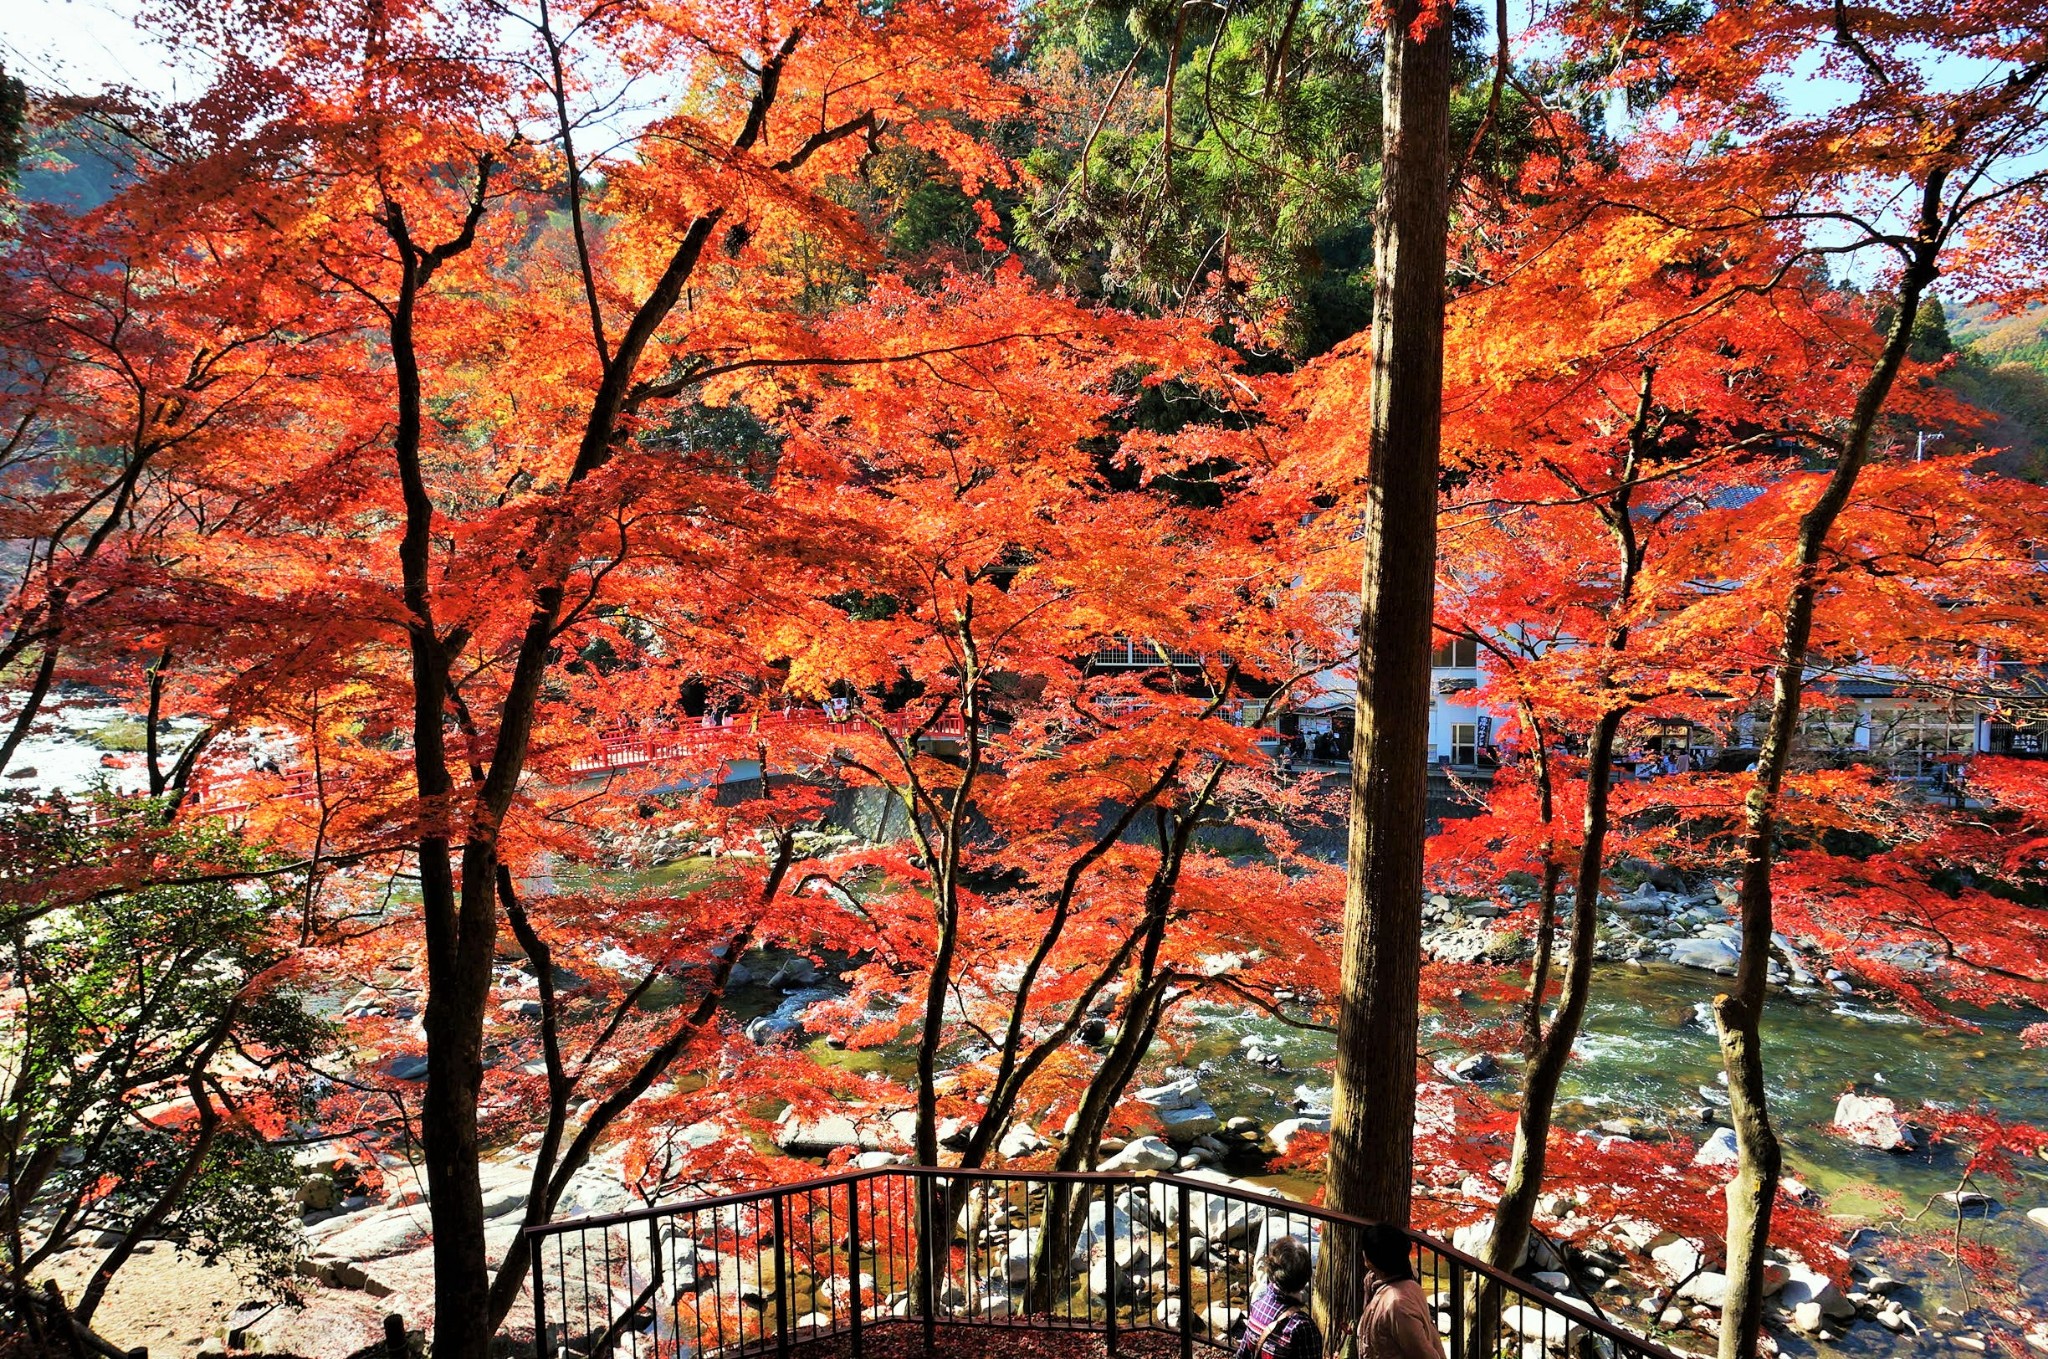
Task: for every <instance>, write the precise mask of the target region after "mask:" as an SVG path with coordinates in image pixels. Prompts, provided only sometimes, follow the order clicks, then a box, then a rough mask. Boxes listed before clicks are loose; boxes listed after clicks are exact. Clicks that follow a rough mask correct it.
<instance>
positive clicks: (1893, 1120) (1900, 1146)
mask: <svg viewBox="0 0 2048 1359" xmlns="http://www.w3.org/2000/svg"><path fill="white" fill-rule="evenodd" d="M1835 1131H1836V1132H1838V1133H1841V1134H1842V1135H1843V1136H1844V1137H1847V1138H1848V1139H1849V1140H1850V1141H1851V1142H1854V1143H1855V1144H1856V1145H1857V1146H1859V1147H1875V1148H1876V1149H1877V1150H1879V1151H1911V1150H1913V1148H1914V1147H1915V1146H1917V1145H1918V1144H1919V1139H1918V1137H1916V1136H1915V1135H1914V1132H1913V1129H1912V1128H1911V1127H1910V1126H1909V1125H1908V1124H1907V1123H1906V1121H1905V1120H1904V1119H1902V1118H1900V1117H1899V1107H1898V1106H1897V1105H1896V1104H1893V1103H1892V1102H1891V1101H1890V1100H1888V1099H1886V1098H1885V1097H1884V1096H1882V1095H1859V1094H1857V1093H1856V1092H1855V1091H1853V1090H1852V1091H1850V1092H1848V1093H1847V1094H1845V1095H1843V1096H1842V1097H1841V1098H1840V1099H1839V1100H1837V1101H1835Z"/></svg>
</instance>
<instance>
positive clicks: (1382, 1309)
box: [1358, 1223, 1444, 1359]
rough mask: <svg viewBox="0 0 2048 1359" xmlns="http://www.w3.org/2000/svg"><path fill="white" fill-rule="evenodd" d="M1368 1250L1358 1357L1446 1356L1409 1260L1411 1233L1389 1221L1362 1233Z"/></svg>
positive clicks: (1435, 1358)
mask: <svg viewBox="0 0 2048 1359" xmlns="http://www.w3.org/2000/svg"><path fill="white" fill-rule="evenodd" d="M1359 1236H1360V1238H1361V1241H1360V1245H1361V1247H1362V1248H1363V1250H1364V1252H1365V1274H1366V1279H1365V1310H1364V1311H1362V1312H1360V1313H1359V1315H1358V1354H1359V1359H1443V1354H1444V1352H1443V1346H1442V1345H1441V1344H1440V1343H1439V1342H1438V1341H1437V1338H1436V1318H1435V1317H1434V1316H1433V1315H1432V1314H1431V1313H1430V1310H1429V1300H1428V1299H1427V1298H1425V1297H1423V1296H1422V1285H1421V1284H1418V1283H1417V1282H1415V1270H1414V1268H1413V1266H1411V1265H1410V1264H1409V1262H1408V1250H1409V1245H1408V1237H1407V1236H1406V1235H1405V1234H1404V1233H1402V1232H1401V1231H1400V1230H1399V1229H1398V1228H1395V1227H1389V1226H1386V1225H1385V1224H1384V1223H1380V1224H1375V1225H1373V1226H1371V1227H1367V1228H1365V1229H1364V1230H1363V1231H1361V1232H1360V1233H1359Z"/></svg>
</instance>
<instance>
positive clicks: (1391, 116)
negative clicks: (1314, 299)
mask: <svg viewBox="0 0 2048 1359" xmlns="http://www.w3.org/2000/svg"><path fill="white" fill-rule="evenodd" d="M1422 11H1423V4H1422V3H1421V0H1394V3H1390V4H1388V5H1387V7H1386V71H1385V76H1384V80H1383V103H1384V110H1385V112H1384V118H1385V124H1386V131H1385V149H1384V163H1383V170H1382V187H1381V191H1380V202H1379V209H1378V214H1377V221H1376V223H1375V229H1374V241H1373V246H1374V284H1373V326H1372V341H1373V351H1372V411H1371V421H1372V425H1371V443H1370V451H1369V453H1368V459H1367V462H1368V465H1367V467H1366V469H1365V470H1366V477H1367V497H1366V508H1365V518H1364V529H1365V535H1364V540H1365V565H1364V570H1363V574H1362V577H1361V581H1360V591H1359V594H1360V598H1359V605H1360V619H1359V632H1358V644H1359V646H1358V719H1357V753H1356V756H1355V758H1354V761H1353V764H1352V772H1351V826H1350V841H1351V848H1350V871H1349V874H1348V877H1347V880H1346V883H1345V892H1344V941H1343V960H1342V961H1343V972H1342V982H1341V990H1340V994H1339V1010H1338V1027H1337V1072H1336V1098H1335V1101H1334V1108H1333V1111H1332V1114H1331V1136H1330V1158H1329V1170H1328V1178H1327V1199H1328V1203H1329V1206H1330V1207H1331V1208H1333V1209H1335V1210H1337V1211H1339V1212H1344V1213H1352V1214H1356V1215H1358V1216H1360V1217H1367V1218H1373V1219H1376V1220H1379V1221H1384V1222H1394V1223H1401V1224H1404V1225H1405V1224H1406V1223H1407V1221H1408V1200H1409V1194H1410V1190H1411V1186H1412V1183H1413V1170H1412V1166H1411V1159H1412V1156H1413V1148H1414V1138H1415V1042H1416V1039H1415V1026H1416V1020H1417V1014H1416V1010H1417V1004H1418V1002H1417V988H1418V986H1419V984H1420V977H1421V968H1422V841H1423V819H1424V808H1425V803H1426V800H1427V796H1428V784H1429V771H1428V758H1429V736H1428V728H1429V680H1430V674H1429V657H1430V622H1431V618H1430V615H1431V609H1432V606H1433V603H1434V598H1435V583H1436V582H1435V576H1436V498H1437V459H1438V452H1439V448H1440V445H1441V420H1442V408H1443V316H1444V245H1445V237H1446V235H1447V234H1448V214H1449V210H1450V186H1449V184H1448V182H1447V181H1448V176H1449V173H1450V144H1449V120H1450V91H1451V34H1450V25H1449V23H1448V22H1447V20H1446V19H1445V18H1444V17H1442V16H1439V17H1437V18H1435V20H1434V21H1433V22H1430V23H1429V27H1428V29H1427V31H1426V33H1425V34H1424V35H1423V36H1422V37H1421V38H1420V39H1419V40H1418V39H1417V37H1416V34H1415V29H1416V26H1417V24H1418V21H1420V19H1421V15H1422ZM1335 1292H1336V1290H1335V1288H1334V1286H1333V1284H1332V1282H1331V1280H1330V1276H1327V1275H1326V1276H1325V1287H1324V1288H1323V1289H1322V1290H1321V1291H1320V1292H1319V1295H1318V1310H1319V1311H1321V1312H1322V1314H1323V1315H1322V1317H1321V1320H1322V1321H1323V1323H1324V1329H1323V1333H1324V1334H1325V1335H1339V1334H1342V1331H1341V1330H1339V1329H1338V1328H1339V1327H1342V1326H1345V1325H1346V1324H1347V1323H1348V1321H1349V1318H1350V1316H1351V1314H1352V1312H1353V1311H1354V1310H1355V1308H1356V1306H1357V1303H1358V1299H1356V1298H1352V1297H1348V1296H1346V1297H1338V1296H1336V1295H1335Z"/></svg>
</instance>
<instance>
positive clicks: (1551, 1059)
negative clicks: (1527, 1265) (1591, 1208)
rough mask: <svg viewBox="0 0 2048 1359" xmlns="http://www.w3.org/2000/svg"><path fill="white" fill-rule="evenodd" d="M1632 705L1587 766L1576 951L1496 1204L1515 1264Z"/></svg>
mask: <svg viewBox="0 0 2048 1359" xmlns="http://www.w3.org/2000/svg"><path fill="white" fill-rule="evenodd" d="M1624 711H1625V710H1624V709H1621V708H1615V709H1612V710H1610V711H1608V712H1605V713H1602V714H1601V715H1600V720H1599V722H1598V723H1597V724H1596V725H1595V726H1594V728H1593V739H1592V741H1591V743H1590V749H1589V750H1588V751H1587V761H1588V763H1587V766H1586V827H1585V829H1586V837H1585V841H1584V843H1583V844H1581V845H1580V847H1579V867H1578V879H1577V881H1576V883H1575V884H1574V886H1573V889H1572V890H1573V893H1574V895H1573V897H1572V936H1571V938H1572V943H1571V949H1572V953H1571V958H1570V959H1569V960H1568V961H1567V962H1566V963H1565V969H1564V994H1563V995H1562V996H1561V997H1559V999H1558V1004H1557V1013H1556V1014H1555V1015H1553V1016H1552V1017H1551V1021H1550V1024H1549V1026H1548V1027H1547V1028H1545V1029H1544V1030H1543V1036H1542V1040H1541V1041H1540V1042H1539V1043H1538V1044H1537V1046H1536V1053H1535V1056H1534V1057H1533V1058H1532V1059H1531V1060H1530V1063H1529V1072H1528V1075H1527V1076H1526V1077H1525V1078H1524V1080H1523V1082H1522V1111H1521V1114H1520V1116H1519V1117H1518V1118H1517V1119H1516V1121H1515V1148H1514V1151H1513V1152H1512V1153H1511V1154H1510V1156H1509V1158H1508V1175H1507V1182H1506V1183H1505V1184H1503V1185H1502V1186H1501V1196H1500V1202H1499V1204H1497V1205H1496V1206H1495V1208H1494V1211H1493V1241H1492V1243H1491V1244H1490V1245H1489V1247H1488V1250H1487V1263H1489V1264H1491V1265H1493V1266H1495V1267H1496V1268H1498V1269H1509V1270H1511V1269H1514V1268H1516V1267H1517V1266H1519V1265H1520V1264H1521V1263H1522V1254H1523V1252H1524V1251H1526V1250H1527V1249H1528V1248H1529V1224H1530V1222H1531V1220H1532V1219H1533V1218H1534V1217H1535V1214H1536V1196H1537V1195H1538V1194H1540V1193H1542V1192H1543V1163H1544V1156H1545V1153H1546V1151H1547V1150H1548V1148H1549V1143H1550V1118H1551V1113H1552V1111H1553V1110H1554V1109H1555V1108H1556V1105H1557V1086H1558V1082H1559V1081H1560V1080H1562V1079H1563V1078H1564V1069H1565V1066H1566V1065H1567V1064H1568V1063H1569V1062H1570V1061H1571V1056H1572V1044H1573V1043H1575V1042H1577V1041H1578V1037H1579V1026H1580V1024H1581V1022H1582V1021H1583V1020H1584V1018H1585V1014H1586V1000H1587V998H1588V996H1589V995H1590V994H1591V992H1592V989H1593V949H1594V946H1595V944H1596V943H1597V942H1598V935H1599V926H1600V869H1601V866H1602V859H1603V858H1604V857H1605V849H1606V838H1607V821H1608V817H1607V801H1608V794H1609V792H1610V791H1611V789H1612V786H1613V781H1614V780H1613V761H1614V737H1615V733H1616V732H1617V731H1618V730H1619V729H1620V727H1621V719H1622V714H1623V712H1624Z"/></svg>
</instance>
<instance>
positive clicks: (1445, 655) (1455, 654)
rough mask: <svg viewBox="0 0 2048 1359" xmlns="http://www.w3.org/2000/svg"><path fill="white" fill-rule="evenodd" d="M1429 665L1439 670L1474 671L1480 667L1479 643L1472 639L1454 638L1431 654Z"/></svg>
mask: <svg viewBox="0 0 2048 1359" xmlns="http://www.w3.org/2000/svg"><path fill="white" fill-rule="evenodd" d="M1429 663H1430V664H1431V665H1433V666H1435V667H1436V668H1437V669H1439V670H1472V669H1475V668H1477V666H1478V665H1479V643H1477V642H1475V641H1473V640H1472V639H1471V638H1470V637H1454V638H1452V639H1451V640H1450V641H1448V642H1445V643H1444V644H1443V645H1442V646H1440V647H1438V648H1437V649H1436V650H1435V651H1432V652H1431V653H1430V654H1429Z"/></svg>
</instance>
